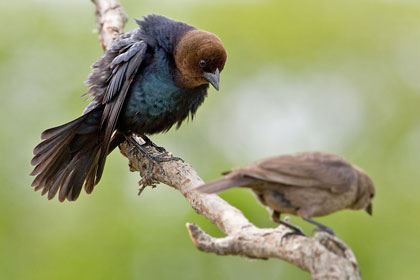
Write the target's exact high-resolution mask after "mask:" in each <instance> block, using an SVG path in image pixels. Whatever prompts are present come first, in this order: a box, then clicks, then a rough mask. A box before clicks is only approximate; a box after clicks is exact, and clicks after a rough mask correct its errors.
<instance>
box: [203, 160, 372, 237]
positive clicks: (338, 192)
mask: <svg viewBox="0 0 420 280" xmlns="http://www.w3.org/2000/svg"><path fill="white" fill-rule="evenodd" d="M232 187H247V188H251V189H252V191H253V192H254V193H255V195H256V196H257V198H258V200H259V201H260V202H261V203H262V204H263V205H265V206H267V207H268V208H269V210H270V212H271V218H272V219H273V221H275V222H278V223H281V224H285V225H286V226H289V227H291V228H293V229H294V230H296V231H297V232H300V233H302V232H301V231H300V229H299V228H298V227H295V226H293V225H290V224H289V223H286V222H284V221H282V220H280V215H281V214H282V213H287V214H293V215H297V216H299V217H301V218H303V219H304V220H306V221H308V222H310V223H312V224H315V225H316V226H317V229H318V230H324V231H327V232H330V233H332V234H333V233H334V232H333V231H332V230H331V229H330V228H328V227H326V226H324V225H322V224H320V223H318V222H316V221H314V220H312V219H311V218H312V217H318V216H325V215H328V214H331V213H333V212H335V211H338V210H341V209H353V210H359V209H365V210H366V212H367V213H369V214H370V215H371V214H372V199H373V197H374V195H375V188H374V185H373V183H372V180H371V179H370V178H369V176H368V175H367V174H366V173H365V172H363V170H361V169H360V168H358V167H357V166H354V165H351V164H350V163H348V162H347V161H346V160H344V159H342V158H341V157H339V156H337V155H333V154H329V153H323V152H303V153H297V154H292V155H281V156H277V157H271V158H267V159H263V160H260V161H257V162H253V163H251V164H248V165H246V166H244V167H241V168H238V169H234V170H232V171H230V172H227V173H225V176H224V177H222V178H221V179H218V180H216V181H213V182H210V183H207V184H205V185H202V186H200V187H198V188H197V189H196V190H198V191H200V192H204V193H217V192H220V191H223V190H226V189H229V188H232Z"/></svg>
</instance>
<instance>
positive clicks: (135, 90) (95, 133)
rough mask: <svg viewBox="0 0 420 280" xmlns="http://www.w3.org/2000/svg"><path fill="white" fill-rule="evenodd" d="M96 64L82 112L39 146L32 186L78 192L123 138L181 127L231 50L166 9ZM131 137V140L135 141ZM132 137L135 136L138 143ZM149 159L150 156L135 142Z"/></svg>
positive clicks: (70, 196) (61, 194)
mask: <svg viewBox="0 0 420 280" xmlns="http://www.w3.org/2000/svg"><path fill="white" fill-rule="evenodd" d="M137 24H138V25H139V26H140V28H139V29H137V30H134V31H132V32H129V33H126V34H123V35H120V36H119V37H118V38H116V39H115V40H114V42H113V43H112V45H111V46H110V48H109V50H108V51H106V53H105V55H104V56H102V57H101V58H99V60H98V61H97V62H96V63H94V64H93V66H92V73H91V74H90V75H89V77H88V79H87V82H86V84H87V85H88V87H89V90H88V92H87V93H85V95H88V96H90V97H92V98H93V100H92V101H91V102H90V103H89V105H88V106H87V107H86V109H85V110H84V111H83V114H82V116H80V117H79V118H77V119H75V120H73V121H71V122H69V123H66V124H64V125H61V126H58V127H54V128H51V129H48V130H46V131H44V132H43V133H42V134H41V139H43V141H42V142H41V143H40V144H39V145H38V146H36V147H35V149H34V155H35V156H34V158H33V159H32V161H31V164H32V165H34V166H35V168H34V170H33V172H32V173H31V175H33V176H36V178H35V180H34V181H33V183H32V186H33V187H35V190H42V194H46V193H48V198H49V199H52V198H53V197H54V196H55V195H56V194H57V192H58V198H59V200H60V201H63V200H65V199H67V200H69V201H73V200H76V199H77V197H78V196H79V194H80V191H81V189H82V186H83V185H84V188H85V190H86V192H87V193H91V192H92V190H93V187H94V186H95V185H96V184H97V183H98V182H99V180H100V178H101V175H102V172H103V169H104V165H105V160H106V156H107V155H108V153H110V152H111V151H112V150H113V149H114V148H115V147H116V146H118V144H120V143H121V142H122V141H123V140H124V139H128V140H130V139H131V140H132V138H131V135H132V134H136V135H139V136H142V137H143V138H144V139H146V143H149V144H153V143H151V142H150V140H148V138H147V137H146V135H150V134H154V133H158V132H166V131H167V130H169V129H170V128H171V127H172V126H173V125H174V124H177V128H178V127H179V126H180V125H181V123H182V122H183V121H184V120H185V119H186V118H187V117H188V116H190V115H191V116H194V114H195V112H196V111H197V108H198V107H199V106H200V105H201V103H202V102H203V101H204V98H205V97H206V95H207V89H208V87H209V84H211V85H212V86H213V87H214V88H215V89H216V90H218V89H219V74H220V72H221V71H222V70H223V67H224V65H225V61H226V57H227V55H226V51H225V49H224V47H223V44H222V42H221V40H220V39H219V38H218V37H217V36H216V35H214V34H212V33H209V32H206V31H202V30H198V29H196V28H194V27H192V26H190V25H187V24H185V23H182V22H177V21H174V20H171V19H168V18H166V17H163V16H158V15H149V16H146V17H145V18H144V19H143V20H141V21H137ZM133 143H134V142H133ZM134 144H135V143H134ZM137 148H138V149H140V150H141V151H142V152H143V153H145V155H146V156H147V157H148V158H149V160H150V161H151V163H150V164H157V165H158V166H160V165H159V161H163V160H168V158H167V157H153V156H152V155H150V154H148V153H147V152H146V150H145V149H144V147H143V146H141V145H139V144H137Z"/></svg>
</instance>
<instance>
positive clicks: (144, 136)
mask: <svg viewBox="0 0 420 280" xmlns="http://www.w3.org/2000/svg"><path fill="white" fill-rule="evenodd" d="M140 137H141V138H142V139H143V140H144V142H145V143H144V144H143V145H148V146H152V147H153V148H156V150H158V151H159V152H161V153H164V152H166V149H165V148H164V147H161V146H158V145H156V144H155V143H154V142H153V141H152V140H150V138H149V137H147V136H146V135H141V136H140Z"/></svg>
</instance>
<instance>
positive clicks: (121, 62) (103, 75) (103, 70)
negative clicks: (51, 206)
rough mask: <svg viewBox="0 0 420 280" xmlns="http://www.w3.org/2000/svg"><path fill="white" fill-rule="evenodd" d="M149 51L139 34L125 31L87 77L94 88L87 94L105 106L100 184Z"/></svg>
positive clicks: (99, 166) (98, 176)
mask: <svg viewBox="0 0 420 280" xmlns="http://www.w3.org/2000/svg"><path fill="white" fill-rule="evenodd" d="M146 50H147V44H146V43H145V42H144V41H142V40H141V39H139V38H138V36H137V33H128V34H123V35H121V36H120V37H118V38H117V39H116V40H115V41H114V42H113V43H112V45H111V47H110V49H109V50H108V51H107V52H106V53H105V55H104V56H103V57H101V58H100V59H99V60H98V61H97V62H96V63H95V64H94V65H93V66H92V73H91V74H90V75H89V77H88V80H87V85H88V86H89V87H90V89H89V91H88V92H87V94H88V95H90V96H92V97H94V101H93V103H95V102H96V103H97V104H98V105H99V104H102V105H104V106H105V107H104V111H103V114H102V118H101V125H100V130H101V131H102V132H101V134H103V139H102V146H101V153H100V155H99V161H98V167H97V173H96V183H97V182H99V180H100V178H101V175H102V172H103V167H104V165H105V159H106V155H107V153H108V148H109V145H110V142H111V138H112V135H113V133H114V132H115V127H116V125H117V121H118V117H119V115H120V112H121V108H122V106H123V104H124V101H125V98H126V96H127V92H128V90H129V88H130V86H131V83H132V82H133V79H134V77H135V75H136V73H137V70H138V69H139V68H140V65H141V64H142V62H143V61H144V58H145V56H146ZM93 107H95V106H93ZM87 109H88V108H87ZM85 111H86V110H85ZM87 111H89V110H87ZM96 183H95V184H96Z"/></svg>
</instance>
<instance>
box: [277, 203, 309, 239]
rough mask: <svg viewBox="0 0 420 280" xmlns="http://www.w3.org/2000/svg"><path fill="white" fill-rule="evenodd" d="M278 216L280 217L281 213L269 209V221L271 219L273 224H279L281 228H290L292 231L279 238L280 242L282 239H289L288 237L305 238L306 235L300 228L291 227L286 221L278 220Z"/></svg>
mask: <svg viewBox="0 0 420 280" xmlns="http://www.w3.org/2000/svg"><path fill="white" fill-rule="evenodd" d="M280 215H281V213H280V212H278V211H276V210H273V209H271V214H270V216H271V219H272V220H273V221H274V222H276V223H279V224H281V225H283V226H285V227H288V228H290V229H292V230H293V231H291V232H288V233H286V234H285V235H283V237H282V238H281V239H282V240H283V238H285V237H289V236H291V235H302V236H306V234H305V233H304V232H303V230H302V229H301V228H300V227H298V226H294V225H292V224H290V223H288V222H286V221H282V220H281V218H280Z"/></svg>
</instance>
